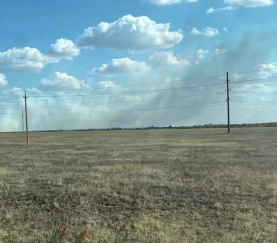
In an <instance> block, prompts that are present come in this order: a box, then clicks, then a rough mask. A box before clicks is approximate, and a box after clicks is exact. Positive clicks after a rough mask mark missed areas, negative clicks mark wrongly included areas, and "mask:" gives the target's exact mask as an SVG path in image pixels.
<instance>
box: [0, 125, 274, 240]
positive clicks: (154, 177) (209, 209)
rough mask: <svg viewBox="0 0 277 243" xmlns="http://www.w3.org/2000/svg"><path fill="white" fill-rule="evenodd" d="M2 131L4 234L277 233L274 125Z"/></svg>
mask: <svg viewBox="0 0 277 243" xmlns="http://www.w3.org/2000/svg"><path fill="white" fill-rule="evenodd" d="M30 142H31V145H30V146H29V147H27V146H26V145H24V143H25V136H23V134H5V133H3V134H0V242H5V243H6V242H7V243H11V242H24V243H25V242H26V243H27V242H28V243H35V242H46V241H47V239H49V235H50V234H51V232H52V231H53V229H59V227H60V226H64V227H72V228H73V232H74V233H79V232H80V231H81V230H84V229H85V226H88V227H89V228H90V229H91V231H92V233H93V235H94V240H93V242H101V241H100V240H103V239H106V238H108V237H109V236H113V235H114V234H115V233H116V232H118V231H119V229H120V228H121V227H122V226H124V225H125V228H122V229H124V230H125V231H126V232H127V233H128V234H129V241H128V242H132V243H133V242H143V243H150V242H153V243H154V242H155V243H160V242H161V243H165V242H170V243H183V242H189V243H194V242H199V243H200V242H201V243H202V242H224V243H229V242H277V238H276V232H277V129H276V128H240V129H233V131H232V134H230V135H228V134H226V129H206V130H205V129H202V130H200V129H199V130H153V131H150V130H149V131H109V132H66V133H32V134H31V136H30Z"/></svg>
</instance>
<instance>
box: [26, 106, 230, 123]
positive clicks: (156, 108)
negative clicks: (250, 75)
mask: <svg viewBox="0 0 277 243" xmlns="http://www.w3.org/2000/svg"><path fill="white" fill-rule="evenodd" d="M219 104H221V105H222V104H225V102H216V103H207V104H205V103H204V104H195V105H183V106H170V107H155V108H146V109H132V110H118V111H91V112H89V113H82V115H84V114H93V113H117V112H131V111H148V110H163V109H175V108H183V107H193V106H210V105H219ZM30 115H31V114H30ZM49 115H51V114H37V113H36V114H33V116H49ZM55 116H56V117H57V116H76V113H75V114H61V113H59V115H55ZM51 119H52V118H51Z"/></svg>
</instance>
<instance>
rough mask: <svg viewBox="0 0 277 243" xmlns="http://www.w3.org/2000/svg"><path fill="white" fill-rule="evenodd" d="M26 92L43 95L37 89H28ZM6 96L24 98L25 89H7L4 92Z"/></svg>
mask: <svg viewBox="0 0 277 243" xmlns="http://www.w3.org/2000/svg"><path fill="white" fill-rule="evenodd" d="M26 91H27V92H28V93H41V91H40V90H39V89H37V88H27V89H26ZM2 93H3V94H5V95H16V96H22V95H23V94H24V89H22V88H18V87H13V88H11V89H6V90H4V91H3V92H2Z"/></svg>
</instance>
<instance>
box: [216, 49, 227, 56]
mask: <svg viewBox="0 0 277 243" xmlns="http://www.w3.org/2000/svg"><path fill="white" fill-rule="evenodd" d="M226 52H227V50H226V49H224V48H222V49H220V48H215V50H214V54H215V55H222V54H224V53H226Z"/></svg>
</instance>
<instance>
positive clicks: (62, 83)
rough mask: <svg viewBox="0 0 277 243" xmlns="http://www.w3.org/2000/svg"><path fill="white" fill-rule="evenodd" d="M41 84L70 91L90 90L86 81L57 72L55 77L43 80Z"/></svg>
mask: <svg viewBox="0 0 277 243" xmlns="http://www.w3.org/2000/svg"><path fill="white" fill-rule="evenodd" d="M41 84H43V85H47V86H57V87H62V88H70V89H82V88H89V85H88V84H86V83H85V81H84V80H78V79H77V78H75V77H73V76H69V75H68V74H66V73H60V72H56V73H55V74H54V76H50V77H49V78H44V79H42V80H41Z"/></svg>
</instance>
